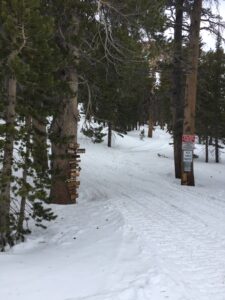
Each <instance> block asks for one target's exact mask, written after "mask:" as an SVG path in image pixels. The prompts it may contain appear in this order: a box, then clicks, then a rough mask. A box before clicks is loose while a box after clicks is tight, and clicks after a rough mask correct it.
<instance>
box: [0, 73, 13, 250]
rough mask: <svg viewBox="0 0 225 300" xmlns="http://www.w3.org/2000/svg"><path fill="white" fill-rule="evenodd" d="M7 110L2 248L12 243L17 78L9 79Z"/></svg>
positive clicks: (0, 210)
mask: <svg viewBox="0 0 225 300" xmlns="http://www.w3.org/2000/svg"><path fill="white" fill-rule="evenodd" d="M7 101H8V103H7V107H6V112H5V121H6V137H5V145H4V155H3V164H2V174H1V177H2V180H1V186H0V187H1V190H0V192H1V193H0V248H1V249H4V247H5V245H6V244H10V243H12V241H11V238H10V217H9V213H10V200H11V198H10V188H11V176H12V162H13V143H14V138H15V118H16V79H15V78H10V79H9V80H8V97H7Z"/></svg>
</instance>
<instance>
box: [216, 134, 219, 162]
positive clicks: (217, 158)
mask: <svg viewBox="0 0 225 300" xmlns="http://www.w3.org/2000/svg"><path fill="white" fill-rule="evenodd" d="M219 156H220V155H219V139H218V137H216V138H215V162H216V163H219V162H220V157H219Z"/></svg>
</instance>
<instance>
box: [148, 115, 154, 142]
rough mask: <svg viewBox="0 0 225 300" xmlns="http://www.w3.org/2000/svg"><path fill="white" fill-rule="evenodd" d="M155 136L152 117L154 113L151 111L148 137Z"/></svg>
mask: <svg viewBox="0 0 225 300" xmlns="http://www.w3.org/2000/svg"><path fill="white" fill-rule="evenodd" d="M152 136H153V119H152V113H151V112H149V118H148V137H149V138H152Z"/></svg>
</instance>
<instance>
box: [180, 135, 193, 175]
mask: <svg viewBox="0 0 225 300" xmlns="http://www.w3.org/2000/svg"><path fill="white" fill-rule="evenodd" d="M194 143H195V136H194V135H183V136H182V150H183V168H184V172H191V168H192V163H193V150H194Z"/></svg>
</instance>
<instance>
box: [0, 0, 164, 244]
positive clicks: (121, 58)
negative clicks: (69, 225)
mask: <svg viewBox="0 0 225 300" xmlns="http://www.w3.org/2000/svg"><path fill="white" fill-rule="evenodd" d="M163 2H164V1H155V0H154V1H151V3H149V1H144V0H141V1H138V2H136V1H132V0H129V1H125V2H124V3H121V1H101V0H92V1H78V0H66V1H61V0H57V1H51V0H22V1H21V0H1V1H0V41H1V42H0V99H1V101H0V146H1V147H0V168H1V173H0V249H4V248H5V246H6V245H8V244H9V245H13V244H14V243H15V241H16V240H21V239H23V238H24V234H25V233H27V232H29V229H28V228H27V227H25V224H26V223H27V221H28V220H29V218H34V219H35V221H36V224H37V225H38V226H44V225H43V224H42V220H51V219H52V218H55V216H54V214H53V213H52V211H51V210H50V209H49V208H46V206H45V202H51V203H60V204H69V203H72V201H71V199H70V197H69V192H68V187H67V184H66V179H67V178H68V171H69V160H70V157H69V156H68V155H67V150H68V144H71V143H72V144H76V143H77V122H78V120H79V112H78V108H77V104H78V102H81V103H83V107H84V108H85V112H86V118H87V119H90V118H91V117H93V116H94V117H95V118H97V119H99V120H104V121H105V122H107V123H110V124H112V125H111V126H113V128H118V130H123V129H127V126H130V125H131V124H134V122H137V118H138V116H136V111H137V110H138V107H139V99H140V97H141V98H144V97H148V95H147V94H148V93H147V91H148V88H149V85H150V84H151V82H152V81H151V80H150V79H149V70H148V52H145V51H144V50H143V47H142V40H143V36H148V37H150V38H151V39H160V38H161V37H160V36H161V35H160V32H162V29H163V26H164V11H163ZM49 148H51V151H49ZM49 153H51V154H50V155H49ZM49 191H50V192H49Z"/></svg>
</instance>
